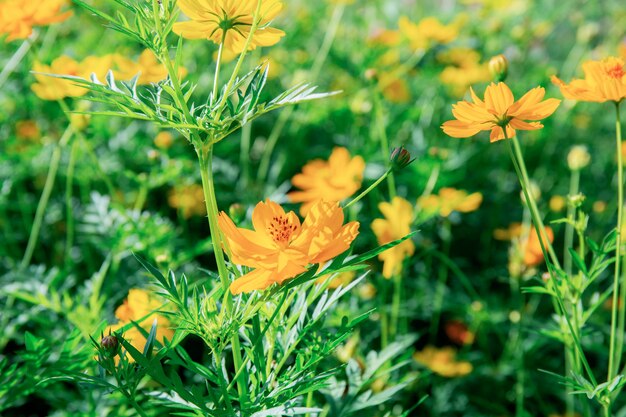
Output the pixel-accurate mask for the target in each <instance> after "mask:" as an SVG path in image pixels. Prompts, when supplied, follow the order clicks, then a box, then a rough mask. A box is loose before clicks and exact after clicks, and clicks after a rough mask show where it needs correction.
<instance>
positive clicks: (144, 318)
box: [107, 288, 174, 362]
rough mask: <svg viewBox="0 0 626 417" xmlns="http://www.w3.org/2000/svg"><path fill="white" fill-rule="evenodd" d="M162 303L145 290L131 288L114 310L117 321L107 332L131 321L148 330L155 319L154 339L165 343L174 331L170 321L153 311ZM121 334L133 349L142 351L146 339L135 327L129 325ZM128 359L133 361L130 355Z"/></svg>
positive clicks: (113, 330) (116, 329) (170, 338)
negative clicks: (122, 301)
mask: <svg viewBox="0 0 626 417" xmlns="http://www.w3.org/2000/svg"><path fill="white" fill-rule="evenodd" d="M162 304H163V303H161V302H160V301H159V300H158V299H156V298H154V297H153V296H152V295H151V294H150V293H149V292H148V291H146V290H143V289H139V288H133V289H131V290H130V291H129V292H128V297H127V298H126V300H124V303H123V304H122V305H120V306H119V307H118V308H117V310H115V317H117V319H118V320H119V322H118V323H117V324H114V325H112V326H110V327H109V330H108V331H107V333H109V332H115V331H118V330H119V329H121V328H122V327H124V326H125V325H127V324H130V323H131V322H135V323H137V324H138V325H139V326H141V328H142V329H144V330H146V332H150V328H151V327H152V323H153V322H154V320H156V321H157V331H156V340H157V341H159V342H160V343H165V339H166V338H167V339H168V340H172V337H173V336H174V331H173V330H172V329H171V328H170V326H171V324H170V321H169V320H168V319H167V318H166V317H164V316H163V315H160V314H158V313H156V312H155V311H156V310H158V309H160V308H161V306H162ZM123 336H124V339H126V340H127V341H128V342H129V343H130V344H131V345H133V347H135V349H137V350H138V351H140V352H143V350H144V348H145V346H146V342H147V340H146V338H145V337H144V335H143V334H142V332H141V331H140V330H139V329H138V328H137V327H135V326H132V327H130V328H129V329H127V330H126V331H125V332H124V334H123ZM129 360H130V361H131V362H134V360H133V359H132V358H131V357H130V356H129Z"/></svg>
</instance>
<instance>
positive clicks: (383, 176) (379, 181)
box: [343, 168, 391, 210]
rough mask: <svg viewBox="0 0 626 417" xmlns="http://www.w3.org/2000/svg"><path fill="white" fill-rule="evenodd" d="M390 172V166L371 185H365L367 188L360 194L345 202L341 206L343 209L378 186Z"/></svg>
mask: <svg viewBox="0 0 626 417" xmlns="http://www.w3.org/2000/svg"><path fill="white" fill-rule="evenodd" d="M390 173H391V168H390V169H388V170H387V171H385V173H384V174H383V175H381V176H380V178H378V179H377V180H376V181H375V182H374V183H373V184H372V185H370V186H369V187H367V189H366V190H365V191H363V192H362V193H361V194H359V195H358V196H356V197H355V198H353V199H352V201H350V202H349V203H348V204H346V205H345V206H343V208H344V210H345V209H347V208H349V207H350V206H352V205H354V204H355V203H357V202H358V201H359V200H360V199H362V198H363V197H365V196H366V195H367V194H369V192H370V191H372V190H373V189H374V188H376V187H377V186H378V184H380V183H381V182H383V181H384V179H385V178H387V176H388V175H389V174H390Z"/></svg>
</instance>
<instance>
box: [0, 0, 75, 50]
mask: <svg viewBox="0 0 626 417" xmlns="http://www.w3.org/2000/svg"><path fill="white" fill-rule="evenodd" d="M66 3H67V1H66V0H5V1H3V2H0V34H7V35H9V36H7V39H6V41H7V42H10V41H12V40H15V39H26V38H28V37H29V36H30V35H31V34H32V33H33V26H46V25H50V24H52V23H58V22H62V21H64V20H65V19H67V18H68V17H70V16H71V15H72V12H71V11H67V12H63V11H61V8H62V7H63V6H64V5H65V4H66Z"/></svg>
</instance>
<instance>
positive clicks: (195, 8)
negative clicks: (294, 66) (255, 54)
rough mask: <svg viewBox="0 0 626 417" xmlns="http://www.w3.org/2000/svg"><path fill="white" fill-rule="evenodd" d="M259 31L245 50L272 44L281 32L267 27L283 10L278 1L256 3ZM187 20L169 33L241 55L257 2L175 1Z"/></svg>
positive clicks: (282, 33)
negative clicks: (258, 10)
mask: <svg viewBox="0 0 626 417" xmlns="http://www.w3.org/2000/svg"><path fill="white" fill-rule="evenodd" d="M260 1H261V10H260V14H259V19H260V23H259V27H258V28H257V29H256V31H255V32H254V35H253V38H252V40H251V42H250V47H249V49H250V50H252V49H255V48H256V47H257V46H271V45H274V44H276V43H277V42H278V41H279V40H280V38H282V37H283V36H284V35H285V32H283V31H282V30H278V29H275V28H271V27H269V26H268V24H269V23H270V21H271V20H272V19H274V18H275V17H276V16H277V15H278V13H279V12H280V11H281V10H282V8H283V3H282V1H280V0H260ZM178 6H179V7H180V9H181V10H182V11H183V12H184V13H185V14H186V15H187V16H189V18H190V19H191V20H189V21H187V22H178V23H175V24H174V26H173V28H172V30H173V31H174V32H175V33H176V34H178V35H180V36H182V37H183V38H187V39H209V40H211V41H213V42H215V43H216V44H218V45H219V44H221V43H223V44H224V48H225V49H226V50H227V51H229V52H232V53H237V54H239V53H241V52H242V51H243V49H244V48H245V45H246V40H247V38H248V36H249V35H250V28H251V27H252V23H253V18H254V13H255V11H256V8H257V0H237V1H233V0H201V1H198V0H178Z"/></svg>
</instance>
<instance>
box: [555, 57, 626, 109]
mask: <svg viewBox="0 0 626 417" xmlns="http://www.w3.org/2000/svg"><path fill="white" fill-rule="evenodd" d="M583 72H584V73H585V78H584V79H577V80H573V81H572V82H570V83H569V84H566V83H564V82H563V81H561V80H560V79H559V78H558V77H557V76H556V75H553V76H552V82H553V83H554V84H556V85H558V86H559V88H560V89H561V93H563V96H564V97H565V98H569V99H573V100H580V101H594V102H599V103H603V102H605V101H614V102H616V103H619V102H620V101H622V100H623V99H624V98H626V68H625V67H624V60H623V59H621V58H616V57H612V56H611V57H608V58H606V59H604V60H602V61H587V62H585V63H583Z"/></svg>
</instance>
